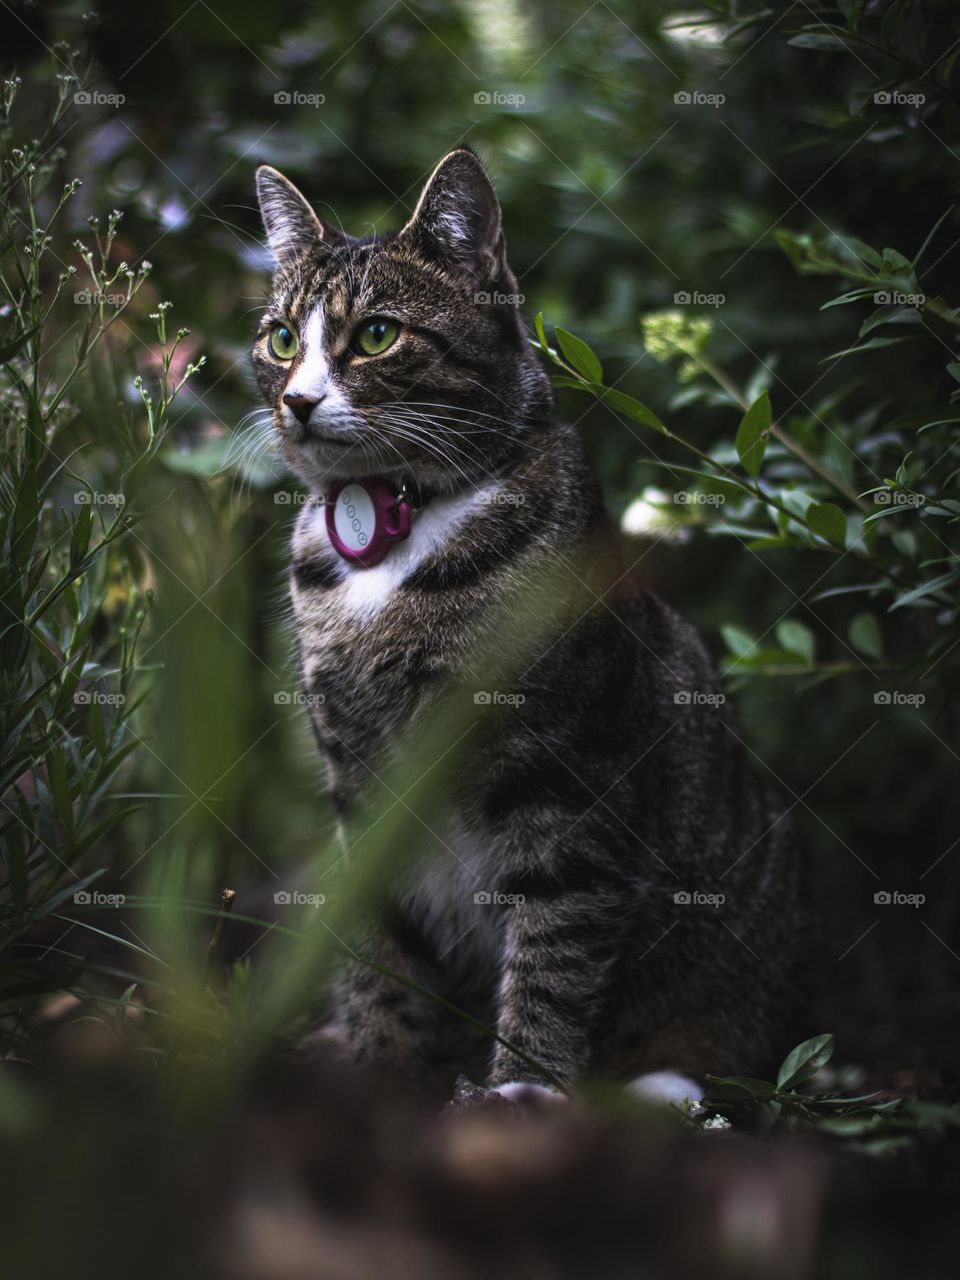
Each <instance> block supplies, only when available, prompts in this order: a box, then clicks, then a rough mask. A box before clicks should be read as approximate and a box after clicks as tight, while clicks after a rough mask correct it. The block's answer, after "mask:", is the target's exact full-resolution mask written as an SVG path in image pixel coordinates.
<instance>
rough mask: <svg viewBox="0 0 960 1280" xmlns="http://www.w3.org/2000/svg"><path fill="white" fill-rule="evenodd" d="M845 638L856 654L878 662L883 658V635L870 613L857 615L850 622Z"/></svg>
mask: <svg viewBox="0 0 960 1280" xmlns="http://www.w3.org/2000/svg"><path fill="white" fill-rule="evenodd" d="M847 638H848V639H849V641H850V643H851V645H852V646H853V647H854V649H856V650H857V652H858V653H862V654H863V655H864V657H865V658H872V659H873V660H874V662H879V661H880V659H881V658H882V657H883V633H882V632H881V630H880V624H879V623H878V622H877V620H876V618H875V617H874V616H873V614H872V613H858V614H857V615H856V617H854V618H852V619H851V621H850V626H849V627H848V628H847Z"/></svg>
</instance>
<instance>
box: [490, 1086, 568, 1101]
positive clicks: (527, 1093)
mask: <svg viewBox="0 0 960 1280" xmlns="http://www.w3.org/2000/svg"><path fill="white" fill-rule="evenodd" d="M489 1092H490V1093H492V1094H495V1095H496V1096H497V1097H498V1098H505V1099H506V1100H507V1101H508V1102H515V1103H517V1104H518V1105H519V1106H521V1107H552V1106H556V1104H557V1103H558V1102H566V1100H567V1095H566V1094H565V1093H561V1092H560V1090H559V1089H554V1088H553V1087H552V1085H548V1084H534V1083H533V1081H531V1080H510V1081H508V1082H507V1083H506V1084H498V1085H494V1086H493V1088H491V1089H490V1090H489Z"/></svg>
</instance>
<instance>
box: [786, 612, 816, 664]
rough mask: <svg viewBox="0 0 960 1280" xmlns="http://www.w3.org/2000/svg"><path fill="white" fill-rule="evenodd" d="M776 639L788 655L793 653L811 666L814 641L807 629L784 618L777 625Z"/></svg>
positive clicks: (791, 619) (800, 623) (814, 648)
mask: <svg viewBox="0 0 960 1280" xmlns="http://www.w3.org/2000/svg"><path fill="white" fill-rule="evenodd" d="M777 639H778V640H779V641H780V645H781V647H782V648H784V649H786V650H787V652H788V653H795V654H797V655H798V656H799V657H801V658H803V660H804V661H805V662H807V663H809V664H810V665H811V666H812V665H813V658H814V654H815V653H816V639H815V638H814V634H813V632H812V631H811V630H810V628H809V627H807V626H804V624H803V623H802V622H797V621H796V620H795V619H793V618H785V619H784V620H783V621H782V622H778V623H777Z"/></svg>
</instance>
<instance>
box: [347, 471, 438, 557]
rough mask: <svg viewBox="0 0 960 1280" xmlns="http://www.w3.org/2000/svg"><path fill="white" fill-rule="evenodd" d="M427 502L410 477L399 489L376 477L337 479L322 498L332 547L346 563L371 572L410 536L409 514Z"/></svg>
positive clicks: (410, 515)
mask: <svg viewBox="0 0 960 1280" xmlns="http://www.w3.org/2000/svg"><path fill="white" fill-rule="evenodd" d="M426 501H427V499H426V498H425V497H424V495H423V493H422V492H421V490H420V487H419V485H417V484H416V482H415V481H414V480H413V479H412V478H411V477H409V476H404V477H403V478H402V480H401V482H400V485H399V487H398V486H396V485H394V484H391V483H390V481H389V480H383V479H379V478H375V479H371V478H369V477H367V478H366V479H363V480H339V481H337V483H336V484H334V485H332V486H331V487H330V488H329V489H328V490H327V493H326V495H325V496H324V505H325V507H326V522H327V536H328V537H329V539H330V543H331V546H332V547H333V548H334V550H335V551H336V552H337V554H338V555H339V556H341V557H342V558H343V559H344V560H346V561H347V562H348V563H349V564H353V565H357V566H358V567H360V568H362V569H372V568H373V567H374V565H377V564H379V563H380V561H381V560H382V559H383V558H384V556H385V555H386V554H387V552H388V551H389V550H390V548H391V547H392V546H393V544H394V543H395V542H403V541H404V540H405V539H406V538H408V537H409V536H410V527H411V517H412V513H413V512H414V511H418V510H419V509H420V508H421V507H422V506H424V505H425V503H426Z"/></svg>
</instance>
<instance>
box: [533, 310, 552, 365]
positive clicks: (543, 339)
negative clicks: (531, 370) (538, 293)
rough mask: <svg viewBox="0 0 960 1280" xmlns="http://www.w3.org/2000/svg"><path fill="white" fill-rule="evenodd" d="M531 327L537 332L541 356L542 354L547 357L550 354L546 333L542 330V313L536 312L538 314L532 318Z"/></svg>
mask: <svg viewBox="0 0 960 1280" xmlns="http://www.w3.org/2000/svg"><path fill="white" fill-rule="evenodd" d="M533 327H534V328H535V329H536V331H537V340H538V341H539V343H540V345H541V347H543V354H544V355H549V353H550V343H549V342H548V341H547V333H546V330H545V329H544V327H543V312H542V311H538V312H537V314H536V315H535V316H534V317H533Z"/></svg>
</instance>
